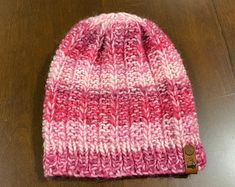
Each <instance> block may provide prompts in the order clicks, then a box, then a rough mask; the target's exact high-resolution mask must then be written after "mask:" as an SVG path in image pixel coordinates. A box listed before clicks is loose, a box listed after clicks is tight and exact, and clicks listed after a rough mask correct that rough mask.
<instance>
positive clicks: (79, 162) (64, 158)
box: [43, 145, 206, 178]
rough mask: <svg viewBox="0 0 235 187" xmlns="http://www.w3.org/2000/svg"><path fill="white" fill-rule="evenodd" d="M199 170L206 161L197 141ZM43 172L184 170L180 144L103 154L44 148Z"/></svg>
mask: <svg viewBox="0 0 235 187" xmlns="http://www.w3.org/2000/svg"><path fill="white" fill-rule="evenodd" d="M195 148H196V159H197V165H198V167H199V170H201V169H203V168H204V167H205V164H206V159H205V155H204V151H203V148H202V146H201V145H198V146H195ZM43 165H44V175H45V176H80V177H104V178H115V177H120V176H131V175H154V174H174V173H184V171H185V169H184V160H183V153H182V148H179V149H165V150H155V149H150V148H149V149H148V150H146V151H145V150H142V151H140V152H136V153H134V152H127V153H124V152H117V151H115V152H110V153H107V154H101V153H91V152H82V153H80V152H76V151H73V150H72V151H71V150H70V152H69V150H68V149H67V150H63V153H59V152H58V151H54V152H53V151H50V152H44V158H43Z"/></svg>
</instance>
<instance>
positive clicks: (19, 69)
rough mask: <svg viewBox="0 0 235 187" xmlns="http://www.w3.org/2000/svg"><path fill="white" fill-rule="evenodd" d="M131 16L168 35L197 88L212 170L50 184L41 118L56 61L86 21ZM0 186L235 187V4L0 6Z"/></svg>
mask: <svg viewBox="0 0 235 187" xmlns="http://www.w3.org/2000/svg"><path fill="white" fill-rule="evenodd" d="M118 11H125V12H129V13H134V14H137V15H139V16H143V17H147V18H149V19H151V20H153V21H154V22H156V23H157V24H158V25H159V26H160V27H161V28H162V29H163V30H164V31H165V33H167V34H168V35H169V37H170V38H171V39H172V41H173V42H174V43H175V46H176V48H177V49H178V50H179V52H180V53H181V55H182V57H183V59H184V64H185V67H186V69H187V71H188V74H189V77H190V80H191V82H192V85H193V91H194V95H195V99H196V106H197V111H198V117H199V122H200V132H201V139H202V142H203V144H204V147H205V150H206V153H207V160H208V163H207V167H206V169H205V170H204V171H202V172H200V173H199V174H198V175H191V176H189V177H188V178H176V177H161V178H154V177H152V178H151V177H148V178H135V179H123V180H84V179H82V180H81V179H79V180H76V179H53V180H52V179H51V180H46V179H45V178H44V177H43V173H42V163H41V162H42V138H41V115H42V101H43V95H44V85H45V80H46V77H47V71H48V68H49V64H50V61H51V59H52V57H53V55H54V52H55V50H56V48H57V47H58V45H59V43H60V41H61V39H62V38H63V37H64V35H65V33H66V32H67V31H68V30H69V29H70V28H71V27H72V26H73V25H74V24H75V23H76V22H77V21H79V20H80V19H83V18H86V17H89V16H93V15H97V14H99V13H102V12H118ZM0 44H1V47H0V86H1V87H0V89H1V91H0V150H1V151H0V186H1V187H5V186H7V187H8V186H12V187H18V186H20V187H21V186H22V187H25V186H30V187H31V186H84V187H88V186H97V187H98V186H107V187H108V186H112V187H119V186H120V187H124V186H126V187H134V186H136V187H142V186H143V187H148V186H154V187H157V186H161V187H167V186H174V187H183V186H185V187H186V186H187V187H192V186H195V187H196V186H197V187H198V186H202V187H212V186H213V187H221V186H222V187H230V186H235V1H234V0H0Z"/></svg>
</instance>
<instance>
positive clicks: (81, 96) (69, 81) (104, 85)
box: [42, 13, 206, 178]
mask: <svg viewBox="0 0 235 187" xmlns="http://www.w3.org/2000/svg"><path fill="white" fill-rule="evenodd" d="M45 89H46V92H45V99H44V105H43V129H42V130H43V139H44V155H43V167H44V175H45V176H75V177H103V178H115V177H122V176H133V175H155V174H177V173H185V159H184V152H183V149H184V147H185V146H186V145H191V146H192V147H193V148H194V150H195V159H196V165H197V169H198V170H201V169H203V168H204V167H205V164H206V157H205V153H204V150H203V146H202V143H201V141H200V137H199V127H198V121H197V114H196V110H195V103H194V98H193V93H192V88H191V83H190V81H189V78H188V76H187V74H186V70H185V68H184V65H183V62H182V59H181V57H180V55H179V53H178V52H177V50H176V48H175V47H174V45H173V43H172V42H171V40H170V39H169V38H168V37H167V35H166V34H164V32H163V31H162V30H161V29H160V28H159V26H157V25H156V24H154V23H153V22H152V21H150V20H148V19H146V18H140V17H138V16H135V15H132V14H128V13H109V14H101V15H99V16H95V17H90V18H88V19H84V20H81V21H80V22H78V23H77V24H75V25H74V26H73V27H72V29H71V30H70V31H69V32H68V33H67V34H66V36H65V38H64V39H63V40H62V42H61V44H60V45H59V48H58V49H57V50H56V54H55V56H54V58H53V60H52V62H51V65H50V70H49V74H48V78H47V82H46V86H45Z"/></svg>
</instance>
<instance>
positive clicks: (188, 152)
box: [184, 145, 194, 156]
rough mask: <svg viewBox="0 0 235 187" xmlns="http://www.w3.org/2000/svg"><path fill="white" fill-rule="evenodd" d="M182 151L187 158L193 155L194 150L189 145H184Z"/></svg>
mask: <svg viewBox="0 0 235 187" xmlns="http://www.w3.org/2000/svg"><path fill="white" fill-rule="evenodd" d="M184 150H185V154H186V155H188V156H190V155H192V154H193V153H194V148H193V146H191V145H186V146H185V147H184Z"/></svg>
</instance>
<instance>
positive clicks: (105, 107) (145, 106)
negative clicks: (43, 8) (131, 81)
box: [43, 82, 195, 125]
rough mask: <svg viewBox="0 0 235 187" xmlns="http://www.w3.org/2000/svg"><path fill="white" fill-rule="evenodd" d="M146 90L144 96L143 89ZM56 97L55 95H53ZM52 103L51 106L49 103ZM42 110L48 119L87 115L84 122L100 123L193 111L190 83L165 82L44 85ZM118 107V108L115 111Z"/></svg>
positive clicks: (141, 119) (144, 119)
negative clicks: (103, 87)
mask: <svg viewBox="0 0 235 187" xmlns="http://www.w3.org/2000/svg"><path fill="white" fill-rule="evenodd" d="M151 90H152V91H151ZM145 92H146V94H145V95H146V97H145V96H144V93H145ZM54 97H55V98H54ZM53 102H55V103H54V107H51V105H52V104H53ZM44 105H45V109H44V110H52V111H53V112H52V111H51V112H44V116H43V117H44V119H45V120H47V121H50V120H52V119H53V120H54V121H67V120H74V121H76V120H80V121H83V120H85V119H86V123H87V124H95V123H97V120H99V122H102V123H106V122H107V123H111V124H114V125H115V124H116V123H117V122H115V117H117V115H118V125H124V124H127V123H128V121H127V120H130V123H133V122H140V121H143V122H146V123H147V121H146V120H147V118H148V120H149V122H154V121H156V119H159V118H164V119H169V118H172V117H175V118H176V119H179V118H180V117H186V116H188V115H191V114H194V113H195V106H194V100H193V96H192V90H191V86H190V84H183V85H182V84H181V85H180V84H179V85H177V84H175V85H174V86H173V85H171V84H170V83H167V82H166V83H165V84H162V85H160V86H159V87H157V88H156V89H155V88H154V87H146V88H136V89H133V90H130V91H128V90H127V89H123V90H116V91H114V92H113V94H111V93H106V94H105V93H103V94H100V93H99V91H98V90H90V91H89V92H85V91H83V90H76V89H72V90H68V89H67V88H66V87H65V88H64V87H62V86H60V85H59V87H58V88H57V90H56V92H52V91H51V90H50V88H48V89H47V92H46V96H45V101H44ZM116 110H117V111H116ZM52 115H53V116H52Z"/></svg>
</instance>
